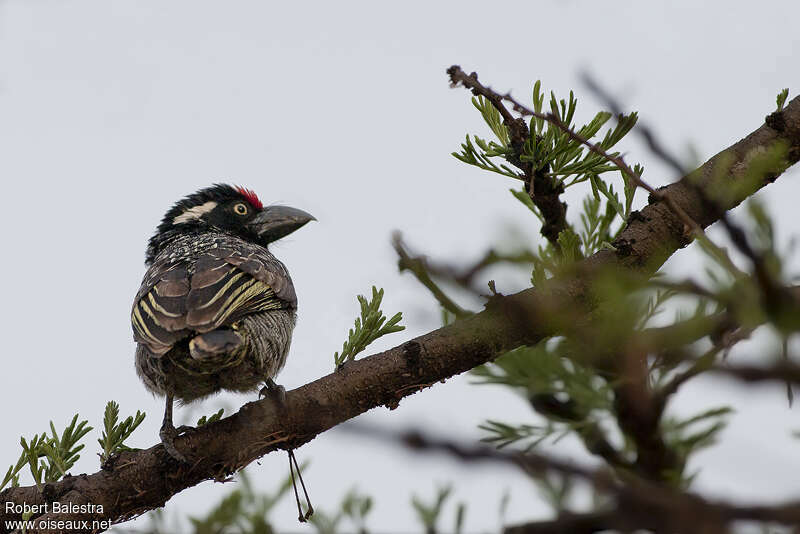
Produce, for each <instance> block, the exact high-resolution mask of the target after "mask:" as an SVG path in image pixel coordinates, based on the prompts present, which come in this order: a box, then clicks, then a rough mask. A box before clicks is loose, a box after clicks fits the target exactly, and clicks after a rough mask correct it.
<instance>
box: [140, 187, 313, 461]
mask: <svg viewBox="0 0 800 534" xmlns="http://www.w3.org/2000/svg"><path fill="white" fill-rule="evenodd" d="M312 220H315V219H314V217H312V216H311V215H309V214H308V213H306V212H304V211H301V210H298V209H294V208H289V207H285V206H267V207H264V206H263V205H262V204H261V202H260V201H259V199H258V197H257V196H256V195H255V193H253V192H252V191H250V190H248V189H244V188H242V187H233V186H230V185H225V184H215V185H213V186H211V187H208V188H206V189H201V190H200V191H198V192H196V193H194V194H191V195H189V196H187V197H186V198H184V199H182V200H180V201H178V202H177V203H176V204H175V205H174V206H173V207H172V208H171V209H170V210H169V211H168V212H167V213H166V215H165V216H164V219H163V220H162V221H161V224H160V225H159V226H158V229H157V230H156V232H155V235H153V237H152V238H151V239H150V243H149V245H148V247H147V254H146V260H145V263H146V265H148V269H147V272H146V273H145V275H144V280H143V281H142V285H141V288H140V289H139V292H138V293H137V294H136V298H135V299H134V302H133V310H132V312H131V323H132V325H133V337H134V340H135V341H136V343H137V347H136V371H137V372H138V374H139V377H140V378H141V379H142V381H143V382H144V384H145V386H146V387H147V389H149V390H150V391H151V392H152V393H155V394H157V395H163V396H165V397H166V408H165V410H164V421H163V424H162V426H161V432H160V437H161V441H162V443H163V444H164V447H165V448H166V450H167V452H169V454H170V455H171V456H172V457H174V458H176V459H178V460H181V461H186V459H185V456H184V455H183V454H181V452H180V451H178V450H177V449H176V447H175V444H174V439H175V437H176V436H177V435H178V433H179V430H177V429H176V428H175V426H174V425H173V423H172V405H173V400H174V399H177V400H178V401H180V402H181V403H188V402H192V401H194V400H198V399H202V398H203V397H207V396H208V395H211V394H213V393H216V392H218V391H220V390H227V391H239V392H244V391H254V390H256V389H258V387H259V385H260V384H261V383H264V384H266V386H265V387H266V388H267V389H266V390H262V391H269V390H276V388H279V386H276V385H275V382H274V381H273V378H274V377H275V375H277V373H278V372H279V371H280V370H281V368H282V367H283V364H284V363H285V362H286V355H287V353H288V352H289V344H290V342H291V336H292V330H293V329H294V325H295V316H296V309H297V296H296V295H295V290H294V286H293V285H292V280H291V278H290V277H289V273H288V271H287V270H286V267H285V266H284V265H283V263H281V262H280V261H279V260H278V259H277V258H275V256H273V255H272V254H271V253H270V252H269V250H267V246H268V245H269V244H270V243H272V242H273V241H276V240H278V239H280V238H282V237H284V236H286V235H288V234H290V233H292V232H294V231H295V230H297V229H298V228H300V227H301V226H303V225H304V224H306V223H307V222H309V221H312ZM181 430H182V429H181ZM291 460H292V458H291V453H290V466H291ZM295 463H296V461H295Z"/></svg>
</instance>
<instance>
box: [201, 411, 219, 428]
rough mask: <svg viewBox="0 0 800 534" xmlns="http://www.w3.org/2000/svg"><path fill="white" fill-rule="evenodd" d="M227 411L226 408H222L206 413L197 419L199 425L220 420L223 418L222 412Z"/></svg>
mask: <svg viewBox="0 0 800 534" xmlns="http://www.w3.org/2000/svg"><path fill="white" fill-rule="evenodd" d="M224 412H225V408H220V409H219V411H217V412H216V413H213V414H211V415H209V416H208V417H206V416H205V415H204V416H203V417H201V418H200V419H198V420H197V426H203V425H207V424H208V423H213V422H214V421H219V420H220V419H221V418H222V414H223V413H224Z"/></svg>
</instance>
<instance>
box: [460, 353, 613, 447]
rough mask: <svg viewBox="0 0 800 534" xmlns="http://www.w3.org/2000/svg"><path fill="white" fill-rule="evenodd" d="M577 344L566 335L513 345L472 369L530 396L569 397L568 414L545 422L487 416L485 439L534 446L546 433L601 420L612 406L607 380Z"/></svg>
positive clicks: (557, 435) (482, 379)
mask: <svg viewBox="0 0 800 534" xmlns="http://www.w3.org/2000/svg"><path fill="white" fill-rule="evenodd" d="M574 351H575V345H574V343H572V342H571V341H569V340H568V339H566V338H559V339H552V340H544V341H542V342H540V343H538V344H537V345H534V346H528V347H520V348H517V349H515V350H512V351H509V352H507V353H506V354H504V355H502V356H501V357H500V358H498V359H497V360H495V361H494V362H493V363H489V364H486V365H482V366H480V367H476V368H475V369H473V370H472V374H473V375H474V376H477V377H479V380H478V381H477V382H476V383H478V384H495V385H502V386H506V387H511V388H513V389H514V390H516V391H517V392H519V393H521V394H522V395H523V396H524V397H525V398H526V399H535V398H536V396H541V395H552V396H556V397H557V398H566V399H569V404H568V411H569V414H566V413H565V414H564V415H569V417H561V418H560V419H557V418H547V419H545V421H544V422H543V423H542V424H537V425H531V424H508V423H504V422H501V421H497V420H489V421H486V422H485V423H483V424H482V425H480V428H481V429H482V430H484V431H485V432H486V433H487V436H486V437H485V438H483V441H486V442H488V443H493V444H495V445H497V446H498V447H506V446H508V445H511V444H517V445H519V446H521V448H522V449H523V450H524V451H530V450H532V449H533V448H535V447H536V446H538V445H539V444H540V443H542V442H543V441H544V440H546V439H552V440H553V442H557V441H558V440H560V439H561V438H563V437H564V436H566V435H567V434H569V433H570V432H579V433H580V432H581V431H582V430H583V429H584V428H586V427H588V426H591V425H596V424H598V420H599V419H600V418H601V417H604V415H603V414H608V413H610V412H611V411H612V403H613V397H612V393H611V390H610V387H609V385H608V384H607V383H606V381H605V380H604V379H603V378H601V377H600V376H598V375H597V373H596V372H595V371H593V370H592V369H591V368H590V367H588V366H585V365H581V364H579V363H577V362H576V361H575V360H574V358H571V356H573V355H574Z"/></svg>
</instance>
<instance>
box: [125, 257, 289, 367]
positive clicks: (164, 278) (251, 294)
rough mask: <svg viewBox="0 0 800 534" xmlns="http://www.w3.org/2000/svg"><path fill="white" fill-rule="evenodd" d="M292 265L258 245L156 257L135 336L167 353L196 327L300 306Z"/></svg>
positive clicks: (140, 299) (139, 301)
mask: <svg viewBox="0 0 800 534" xmlns="http://www.w3.org/2000/svg"><path fill="white" fill-rule="evenodd" d="M296 303H297V298H296V296H295V292H294V286H293V285H292V281H291V279H290V278H289V274H288V273H287V272H286V268H285V267H284V266H283V264H282V263H280V262H279V261H278V260H277V259H275V257H274V256H272V255H271V254H269V252H266V251H263V252H262V251H261V250H259V249H258V248H256V247H255V246H252V247H250V246H241V247H239V246H237V247H236V248H235V249H234V248H232V247H231V248H226V247H219V248H214V249H209V250H207V251H206V252H204V253H201V254H200V255H198V257H197V259H196V260H194V261H191V262H178V263H169V262H167V261H165V262H161V263H159V262H155V263H154V264H153V265H152V266H151V268H150V270H148V272H147V274H146V275H145V280H144V282H143V284H142V287H141V289H140V290H139V294H138V295H137V298H136V301H135V302H134V307H133V312H132V314H131V322H132V324H133V331H134V339H135V340H136V341H138V342H139V343H144V344H145V345H147V346H148V348H149V349H150V350H151V351H152V352H154V353H155V354H164V353H166V352H167V351H169V349H170V348H172V346H173V345H174V344H175V343H176V342H177V341H178V340H180V339H182V338H184V337H187V336H188V335H190V334H191V332H209V331H211V330H214V329H216V328H219V327H220V326H224V325H230V324H232V323H234V322H236V321H237V320H239V319H241V318H242V317H244V316H245V315H249V314H252V313H257V312H262V311H266V310H275V309H286V308H295V307H296Z"/></svg>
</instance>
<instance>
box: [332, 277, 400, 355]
mask: <svg viewBox="0 0 800 534" xmlns="http://www.w3.org/2000/svg"><path fill="white" fill-rule="evenodd" d="M357 298H358V303H359V306H360V307H361V316H360V317H358V318H357V319H356V320H355V326H354V327H353V328H351V329H350V331H349V333H348V338H347V341H345V342H344V343H343V344H342V352H341V354H339V352H336V353H334V355H333V361H334V363H335V364H336V366H337V367H338V366H340V365H342V364H343V363H344V362H347V361H351V360H353V359H354V358H355V356H356V354H358V353H359V352H361V351H363V350H364V349H366V348H367V346H368V345H369V344H370V343H372V342H373V341H375V340H376V339H378V338H380V337H382V336H385V335H387V334H391V333H394V332H400V331H402V330H405V328H406V327H405V326H401V325H400V324H399V323H400V321H401V320H402V319H403V314H402V313H401V312H398V313H396V314H394V315H393V316H392V317H391V319H388V320H387V319H386V316H385V315H383V312H382V311H381V310H380V305H381V301H382V300H383V289H380V290H378V289H377V288H376V287H375V286H372V299H370V300H369V301H367V299H366V298H365V297H363V296H362V295H358V297H357Z"/></svg>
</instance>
